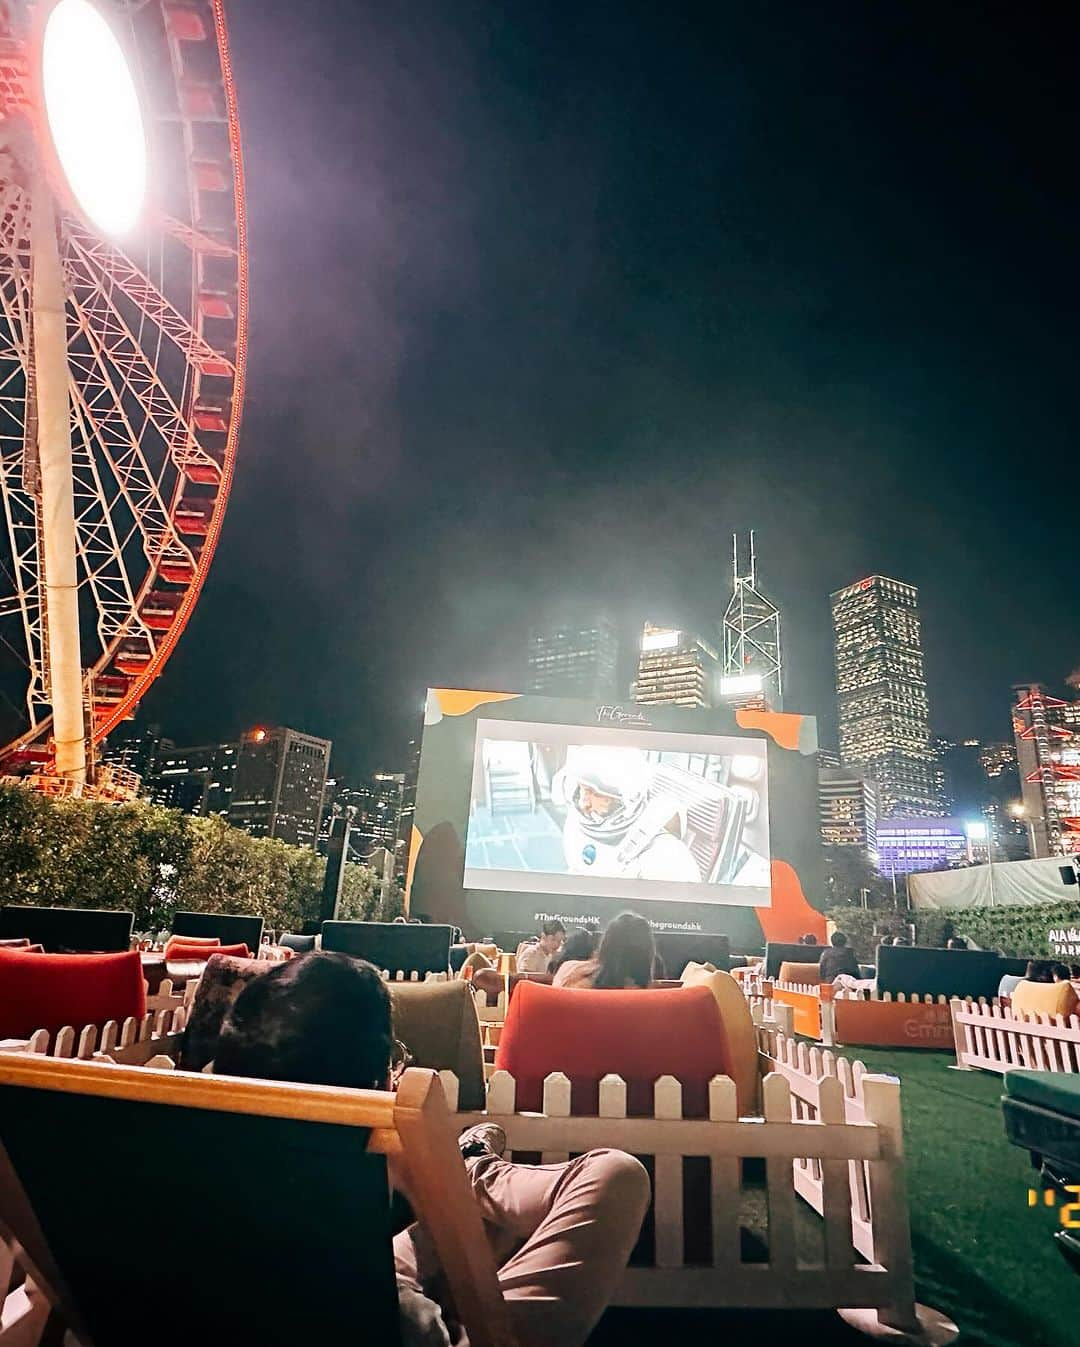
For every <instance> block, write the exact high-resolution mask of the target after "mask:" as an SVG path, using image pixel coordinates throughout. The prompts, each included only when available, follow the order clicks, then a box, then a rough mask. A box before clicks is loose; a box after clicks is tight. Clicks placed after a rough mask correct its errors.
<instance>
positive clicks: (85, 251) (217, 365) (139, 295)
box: [68, 218, 236, 375]
mask: <svg viewBox="0 0 1080 1347" xmlns="http://www.w3.org/2000/svg"><path fill="white" fill-rule="evenodd" d="M68 241H69V243H70V244H71V247H72V249H73V251H74V252H75V253H76V254H77V255H78V256H80V257H81V258H82V259H83V261H85V262H86V263H87V264H88V265H89V266H91V267H93V268H94V270H95V271H97V273H98V275H99V276H101V277H102V278H103V279H104V280H105V281H106V282H111V283H112V284H113V285H115V286H116V288H117V289H118V290H120V291H121V293H122V294H124V295H126V296H127V298H128V299H129V300H130V301H131V302H132V303H133V304H135V305H136V306H137V307H138V308H139V309H140V310H141V311H142V312H143V313H144V314H145V315H146V316H147V317H148V318H149V319H150V320H151V321H152V322H153V323H155V324H156V325H157V326H158V328H160V330H161V331H162V332H163V333H164V334H165V336H167V337H168V338H169V340H170V341H172V342H173V343H174V344H175V345H176V346H177V347H178V348H179V350H180V351H181V352H182V353H183V355H184V358H185V359H186V361H187V362H188V364H189V365H190V366H193V367H194V368H195V369H198V370H201V371H202V372H203V373H210V374H224V375H232V374H234V373H235V369H236V367H235V364H234V363H233V361H232V360H230V359H229V358H228V357H227V356H225V355H223V354H222V353H221V352H220V351H215V350H214V348H213V347H212V346H211V345H210V343H209V342H208V341H207V340H206V339H205V337H203V336H202V334H201V333H200V332H198V331H197V330H196V329H195V328H194V327H192V325H191V323H189V322H188V320H187V319H186V318H185V317H184V316H183V314H182V313H181V312H180V311H179V309H177V308H176V306H175V305H174V304H172V303H170V301H169V300H168V299H167V298H166V297H165V295H163V294H162V292H161V291H160V290H159V289H158V288H157V286H156V285H154V283H153V281H151V280H150V278H149V277H148V276H146V275H144V273H143V272H142V271H140V270H139V268H138V267H137V266H136V265H135V264H134V262H132V261H131V259H130V258H129V257H127V256H126V254H124V253H122V252H121V251H120V249H119V248H115V247H113V245H112V244H110V243H106V242H105V241H104V240H103V239H100V238H97V237H96V236H95V235H94V234H91V233H90V232H89V230H87V229H85V228H84V227H83V226H82V225H81V224H80V223H79V222H78V221H77V220H75V219H74V218H72V219H70V220H69V222H68Z"/></svg>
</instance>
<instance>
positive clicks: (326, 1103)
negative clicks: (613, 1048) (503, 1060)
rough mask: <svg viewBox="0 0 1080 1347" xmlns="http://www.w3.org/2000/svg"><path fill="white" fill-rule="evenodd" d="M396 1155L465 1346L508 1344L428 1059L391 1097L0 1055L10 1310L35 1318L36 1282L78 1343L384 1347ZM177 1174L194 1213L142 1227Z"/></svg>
mask: <svg viewBox="0 0 1080 1347" xmlns="http://www.w3.org/2000/svg"><path fill="white" fill-rule="evenodd" d="M392 1154H399V1155H400V1156H401V1157H402V1160H403V1162H404V1165H405V1167H406V1169H407V1172H408V1174H409V1178H410V1186H411V1189H412V1198H413V1203H414V1206H415V1208H416V1210H417V1213H418V1214H419V1216H420V1218H421V1219H422V1220H423V1221H424V1224H425V1226H426V1228H427V1230H428V1231H429V1232H430V1234H431V1236H432V1239H433V1241H434V1244H435V1248H436V1250H437V1253H438V1255H439V1258H440V1261H441V1263H442V1266H443V1268H444V1270H445V1272H446V1275H447V1280H448V1284H449V1287H450V1291H451V1294H452V1296H453V1299H454V1303H455V1305H456V1307H457V1311H458V1315H459V1317H460V1319H461V1322H462V1323H463V1325H464V1326H465V1328H466V1331H467V1332H468V1335H469V1340H470V1341H471V1342H472V1343H473V1344H475V1345H476V1347H512V1338H511V1336H510V1330H509V1328H508V1326H507V1316H506V1310H505V1306H504V1303H503V1300H502V1295H501V1291H500V1288H499V1284H498V1279H497V1273H496V1268H495V1264H494V1260H493V1258H492V1255H491V1250H490V1246H489V1244H488V1241H487V1239H486V1238H485V1236H484V1232H483V1228H482V1223H481V1217H480V1212H479V1208H478V1207H477V1205H476V1203H475V1202H474V1200H473V1199H472V1196H471V1192H470V1189H469V1185H468V1179H467V1176H466V1173H465V1167H464V1163H463V1161H462V1159H461V1155H460V1152H459V1151H458V1148H457V1144H456V1140H455V1134H454V1131H453V1128H452V1126H451V1122H450V1118H449V1114H448V1112H447V1108H446V1102H445V1099H444V1098H443V1094H442V1088H441V1086H440V1084H439V1082H438V1078H437V1077H436V1076H435V1075H434V1073H433V1072H430V1071H420V1070H410V1071H407V1072H406V1073H405V1074H404V1076H403V1077H402V1080H401V1083H400V1086H399V1089H398V1092H397V1094H396V1095H393V1094H388V1093H382V1092H378V1091H373V1090H344V1089H337V1088H329V1087H324V1086H312V1085H291V1084H282V1083H278V1082H272V1081H262V1080H240V1079H233V1078H229V1077H222V1076H207V1075H195V1074H192V1073H189V1072H156V1071H148V1070H145V1069H131V1068H127V1067H116V1066H102V1065H99V1064H92V1063H86V1062H77V1061H57V1060H55V1059H52V1058H42V1057H0V1235H2V1236H4V1237H6V1239H7V1241H8V1247H9V1249H10V1248H14V1249H15V1250H16V1253H17V1257H18V1260H19V1262H20V1263H21V1265H22V1266H23V1268H24V1269H25V1271H26V1273H27V1275H28V1283H27V1285H28V1287H29V1290H28V1292H27V1291H23V1292H22V1297H23V1303H22V1305H21V1306H16V1308H17V1309H18V1308H21V1309H22V1310H23V1311H24V1317H30V1316H29V1315H27V1314H26V1313H25V1311H26V1302H27V1301H29V1303H30V1305H31V1308H32V1307H33V1305H34V1304H35V1302H38V1300H39V1297H38V1296H37V1295H36V1294H35V1291H34V1288H35V1287H37V1288H41V1290H42V1291H43V1292H44V1293H45V1296H46V1297H47V1299H48V1300H49V1301H50V1302H51V1304H52V1306H53V1314H54V1317H55V1318H58V1319H59V1320H61V1321H62V1322H63V1324H64V1325H66V1327H67V1328H68V1329H69V1330H70V1331H71V1332H72V1333H73V1335H74V1337H75V1339H76V1341H77V1342H78V1343H79V1347H136V1344H138V1345H139V1347H145V1344H147V1343H155V1344H162V1345H164V1344H177V1347H179V1344H181V1343H188V1342H191V1341H192V1340H193V1339H198V1340H200V1341H205V1342H211V1341H212V1342H234V1343H237V1344H258V1345H259V1347H296V1344H297V1343H306V1342H311V1343H357V1344H370V1345H371V1347H383V1344H386V1347H390V1345H391V1344H396V1343H399V1342H400V1329H399V1321H398V1303H397V1290H396V1284H395V1280H394V1268H393V1258H392V1250H391V1245H390V1230H389V1216H390V1203H389V1188H388V1183H387V1168H386V1157H387V1156H388V1155H392ZM181 1157H182V1159H181ZM253 1173H254V1174H257V1175H259V1177H258V1178H257V1179H256V1180H255V1181H254V1182H251V1181H250V1176H251V1175H252V1174H253ZM178 1177H179V1178H180V1179H181V1180H182V1183H183V1191H184V1197H185V1206H186V1208H187V1210H188V1211H189V1212H190V1213H191V1216H190V1217H189V1218H188V1219H185V1220H175V1219H172V1220H161V1221H157V1220H153V1221H151V1219H150V1218H151V1214H152V1213H153V1212H157V1211H160V1210H161V1209H162V1199H163V1196H165V1195H167V1192H168V1187H169V1184H170V1183H171V1182H175V1181H176V1180H177V1178H178ZM0 1262H2V1259H0ZM0 1293H2V1292H0ZM15 1294H16V1295H19V1291H16V1292H15ZM9 1299H10V1297H9ZM0 1308H2V1307H0ZM49 1331H50V1333H52V1326H51V1325H50V1326H49ZM56 1340H57V1341H58V1340H59V1339H58V1338H56ZM25 1341H26V1342H27V1343H28V1344H30V1343H33V1342H35V1341H36V1339H33V1338H30V1339H26V1340H25Z"/></svg>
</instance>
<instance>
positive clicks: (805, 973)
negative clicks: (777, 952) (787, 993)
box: [776, 960, 821, 987]
mask: <svg viewBox="0 0 1080 1347" xmlns="http://www.w3.org/2000/svg"><path fill="white" fill-rule="evenodd" d="M776 980H777V982H795V983H799V984H801V985H803V986H812V987H816V986H817V985H818V984H819V983H820V982H821V966H820V965H819V964H816V963H788V962H787V960H785V961H784V962H783V963H782V964H781V965H780V975H779V977H778V978H777V979H776Z"/></svg>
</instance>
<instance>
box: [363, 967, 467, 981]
mask: <svg viewBox="0 0 1080 1347" xmlns="http://www.w3.org/2000/svg"><path fill="white" fill-rule="evenodd" d="M379 972H380V973H381V974H382V980H383V981H384V982H446V981H448V980H449V977H450V975H449V973H425V974H424V976H423V977H421V976H420V974H419V973H418V972H417V971H416V969H415V968H413V969H402V968H380V969H379Z"/></svg>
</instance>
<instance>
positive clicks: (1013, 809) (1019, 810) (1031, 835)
mask: <svg viewBox="0 0 1080 1347" xmlns="http://www.w3.org/2000/svg"><path fill="white" fill-rule="evenodd" d="M1009 813H1010V814H1011V815H1012V817H1013V818H1015V819H1023V820H1024V822H1025V823H1026V824H1027V834H1028V848H1029V850H1030V852H1031V859H1032V860H1035V859H1036V855H1035V820H1034V819H1033V818H1032V817H1031V815H1030V814H1029V813H1028V811H1027V809H1026V808H1025V807H1024V806H1023V805H1022V804H1014V805H1010V806H1009Z"/></svg>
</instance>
